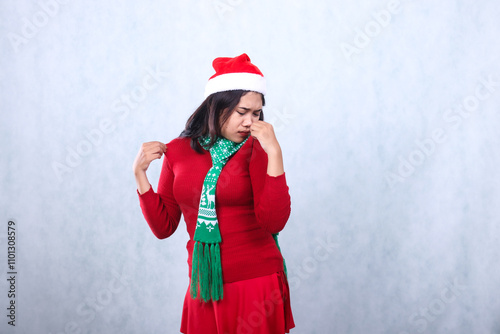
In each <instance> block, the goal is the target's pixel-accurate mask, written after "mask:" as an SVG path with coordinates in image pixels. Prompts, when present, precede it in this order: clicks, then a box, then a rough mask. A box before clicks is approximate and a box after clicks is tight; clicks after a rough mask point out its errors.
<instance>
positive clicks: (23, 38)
mask: <svg viewBox="0 0 500 334" xmlns="http://www.w3.org/2000/svg"><path fill="white" fill-rule="evenodd" d="M68 2H69V1H68V0H49V1H42V2H39V3H38V6H40V10H39V11H37V12H36V13H35V14H33V15H32V16H31V19H28V18H27V17H23V18H22V25H21V34H17V33H14V32H9V33H8V34H7V37H8V38H9V41H10V45H11V46H12V49H14V52H16V53H18V52H19V50H20V47H21V46H22V45H25V44H28V42H29V40H30V39H32V38H34V37H36V36H37V35H38V33H39V32H40V30H41V29H42V28H43V27H45V26H46V25H47V24H48V23H49V21H50V18H53V17H55V16H56V15H57V14H59V9H60V5H65V4H67V3H68Z"/></svg>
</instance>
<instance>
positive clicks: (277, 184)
mask: <svg viewBox="0 0 500 334" xmlns="http://www.w3.org/2000/svg"><path fill="white" fill-rule="evenodd" d="M213 67H214V69H215V71H216V73H215V74H214V75H213V76H212V77H211V78H210V79H209V81H208V83H207V85H206V88H205V98H206V99H205V101H204V102H203V103H202V104H201V105H200V106H199V107H198V109H197V110H196V111H195V112H194V113H193V114H192V115H191V117H190V118H189V120H188V121H187V123H186V128H185V130H184V131H183V132H182V133H181V135H180V137H179V138H176V139H174V140H172V141H171V142H170V143H168V144H167V145H165V144H163V143H161V142H157V141H155V142H149V143H144V144H143V145H142V147H141V149H140V151H139V153H138V155H137V157H136V159H135V162H134V166H133V169H134V173H135V178H136V181H137V193H138V195H139V202H140V205H141V208H142V212H143V214H144V217H145V218H146V220H147V222H148V224H149V226H150V228H151V230H152V231H153V233H154V234H155V236H156V237H158V238H160V239H163V238H167V237H169V236H170V235H172V233H174V232H175V230H176V229H177V226H178V224H179V221H180V217H181V214H183V215H184V220H185V221H186V225H187V231H188V233H189V236H190V240H189V241H188V243H187V250H188V254H189V255H188V264H189V267H190V287H189V288H188V291H187V293H186V297H185V300H184V308H183V314H182V321H181V332H182V333H188V334H198V333H200V334H212V333H214V334H215V333H218V334H222V333H224V334H225V333H231V334H233V333H254V334H257V333H262V334H271V333H272V334H278V333H288V332H289V330H290V329H291V328H293V327H294V326H295V325H294V322H293V316H292V312H291V309H290V299H289V290H288V283H287V280H286V275H285V273H284V271H285V267H284V261H283V257H282V256H281V253H280V250H279V247H278V245H277V238H276V235H277V233H278V232H279V231H281V230H282V229H283V228H284V226H285V224H286V222H287V220H288V217H289V215H290V196H289V193H288V186H287V184H286V179H285V172H284V168H283V157H282V153H281V148H280V145H279V143H278V141H277V139H276V136H275V134H274V131H273V127H272V126H271V125H270V124H269V123H266V122H264V121H263V119H264V115H263V112H262V107H263V106H264V104H265V100H264V94H265V79H264V76H263V75H262V73H261V72H260V70H259V69H258V68H257V67H256V66H255V65H253V64H252V63H251V61H250V58H249V57H248V56H247V55H246V54H242V55H240V56H238V57H235V58H216V59H215V60H214V62H213ZM163 154H165V159H164V161H163V167H162V171H161V175H160V180H159V184H158V191H157V192H156V193H155V192H154V190H153V189H152V187H151V185H150V183H149V181H148V178H147V175H146V171H147V169H148V166H149V164H150V163H151V161H152V160H154V159H160V158H161V157H162V155H163Z"/></svg>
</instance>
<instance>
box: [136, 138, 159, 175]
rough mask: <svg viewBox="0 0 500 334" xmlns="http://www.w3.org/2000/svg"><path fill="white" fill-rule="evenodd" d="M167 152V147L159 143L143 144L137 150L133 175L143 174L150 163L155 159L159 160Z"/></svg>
mask: <svg viewBox="0 0 500 334" xmlns="http://www.w3.org/2000/svg"><path fill="white" fill-rule="evenodd" d="M166 151H167V146H166V145H165V144H163V143H161V142H159V141H150V142H148V143H143V144H142V146H141V148H140V149H139V153H137V156H136V157H135V161H134V165H133V170H134V173H135V174H137V173H141V172H145V171H146V170H147V169H148V167H149V164H150V163H151V161H153V160H155V159H160V158H161V157H162V155H163V153H165V152H166Z"/></svg>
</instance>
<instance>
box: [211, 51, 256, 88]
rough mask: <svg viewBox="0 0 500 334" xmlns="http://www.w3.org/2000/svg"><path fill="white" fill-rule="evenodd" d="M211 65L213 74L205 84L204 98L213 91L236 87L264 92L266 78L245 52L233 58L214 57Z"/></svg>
mask: <svg viewBox="0 0 500 334" xmlns="http://www.w3.org/2000/svg"><path fill="white" fill-rule="evenodd" d="M212 66H213V67H214V69H215V74H214V75H212V76H211V77H210V79H208V82H207V85H206V86H205V98H206V97H208V96H209V95H210V94H213V93H217V92H223V91H227V90H236V89H243V90H251V91H254V92H257V93H261V94H263V95H265V94H266V79H265V78H264V75H263V74H262V72H261V71H260V70H259V69H258V68H257V66H255V65H254V64H252V63H251V62H250V58H249V57H248V56H247V54H246V53H243V54H242V55H239V56H238V57H234V58H228V57H219V58H215V59H214V61H213V63H212Z"/></svg>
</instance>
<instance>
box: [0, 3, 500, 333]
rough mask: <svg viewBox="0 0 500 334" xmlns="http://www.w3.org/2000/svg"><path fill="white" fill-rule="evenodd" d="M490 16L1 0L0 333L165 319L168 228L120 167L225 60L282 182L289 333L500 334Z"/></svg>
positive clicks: (370, 8) (441, 8) (183, 236)
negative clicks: (244, 90) (148, 213)
mask: <svg viewBox="0 0 500 334" xmlns="http://www.w3.org/2000/svg"><path fill="white" fill-rule="evenodd" d="M499 8H500V7H499V5H498V2H497V1H494V0H490V1H488V0H480V1H473V0H464V1H459V0H440V1H430V0H422V1H416V0H414V1H400V2H399V3H398V2H394V1H379V0H377V1H368V0H365V1H327V0H323V1H285V0H281V1H264V0H252V1H250V0H220V1H212V0H203V1H193V0H189V1H151V0H150V1H140V2H138V1H130V0H125V1H120V2H117V1H109V0H108V1H76V0H75V1H68V0H64V1H63V0H60V1H59V2H56V1H55V0H41V1H7V0H4V1H2V2H1V4H0V10H1V14H0V16H1V23H0V35H1V37H2V38H1V40H0V46H1V53H0V59H1V72H0V75H1V77H0V78H1V80H0V108H1V109H0V110H1V119H0V141H1V145H0V150H1V153H2V154H1V156H2V160H1V164H0V177H1V191H0V200H1V201H0V214H1V219H2V224H1V225H0V268H1V269H2V270H1V272H2V273H3V276H2V277H4V278H1V277H0V278H1V279H0V296H1V298H0V309H1V310H4V311H1V312H0V319H2V320H0V332H1V333H53V334H55V333H177V332H178V329H179V324H180V314H181V308H182V301H183V297H184V293H185V291H186V288H187V284H188V279H187V265H186V258H187V253H186V250H185V243H186V241H187V233H186V231H185V227H184V225H183V224H181V225H180V227H179V229H178V231H177V232H176V233H175V234H174V235H173V236H172V237H171V238H169V239H167V240H163V241H160V240H157V239H155V237H154V236H153V234H152V233H151V231H150V230H149V228H148V226H147V224H146V222H145V220H144V218H143V217H142V214H141V211H140V208H139V205H138V199H137V195H136V193H135V191H136V188H135V181H134V178H133V174H132V169H131V166H132V162H133V160H134V158H135V155H136V152H137V150H138V149H139V146H140V144H141V143H142V142H145V141H151V140H161V141H164V142H168V141H170V140H171V139H173V138H175V137H176V136H177V135H178V134H179V133H180V131H181V130H182V128H183V126H184V123H185V121H186V119H187V117H188V116H189V115H190V114H191V113H192V111H194V109H195V108H196V107H197V106H198V105H199V104H200V103H201V101H202V96H203V89H204V85H205V82H206V80H207V79H208V77H209V76H210V75H211V74H212V68H211V61H212V59H213V58H215V57H218V56H236V55H239V54H241V53H243V52H246V53H248V55H249V56H250V57H251V59H252V61H253V62H254V63H255V64H257V65H258V66H259V67H260V68H261V70H262V71H263V72H264V74H265V76H266V77H267V80H268V86H269V91H268V95H267V106H266V108H265V114H266V120H267V121H269V122H271V123H272V124H273V125H274V126H275V129H276V133H277V136H278V139H279V141H280V143H281V145H282V148H283V152H284V157H285V169H286V172H287V179H288V183H289V186H290V192H291V196H292V215H291V217H290V220H289V222H288V225H287V227H286V229H285V231H284V232H283V233H282V234H281V245H282V250H283V253H284V255H285V257H286V260H287V262H288V266H289V278H290V286H291V290H292V306H293V310H294V315H295V321H296V324H297V327H296V329H295V330H293V331H292V333H370V334H372V333H397V334H403V333H422V332H425V333H463V334H470V333H500V321H499V317H500V302H499V301H498V295H499V294H500V270H499V267H498V258H499V251H500V243H499V238H498V235H499V232H500V231H499V230H500V229H499V227H498V223H499V222H500V218H499V214H500V206H499V205H498V202H499V200H500V183H499V179H500V172H499V166H500V154H499V144H500V137H499V134H498V128H499V125H500V115H499V112H500V108H499V105H500V65H499V59H500V46H499V45H500V44H499V43H498V33H499V32H500V21H499V20H498V17H500V9H499ZM160 167H161V163H160V162H159V161H155V162H154V163H153V165H152V166H151V168H150V171H149V177H150V180H151V183H152V184H153V186H154V188H155V189H156V184H157V180H158V177H159V172H160ZM8 219H14V220H15V221H16V222H17V226H18V229H17V232H18V242H17V246H18V248H17V255H18V259H17V270H18V272H19V274H18V281H17V290H18V298H17V299H16V302H17V322H16V324H17V326H16V327H15V328H11V326H8V325H7V320H8V319H7V318H6V314H7V311H6V307H7V303H8V299H7V290H8V287H7V281H6V279H5V276H4V275H6V274H5V273H6V272H7V267H6V263H7V252H6V245H5V242H6V232H7V221H8Z"/></svg>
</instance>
